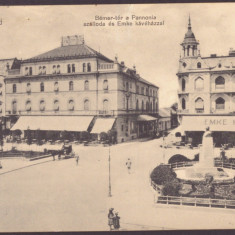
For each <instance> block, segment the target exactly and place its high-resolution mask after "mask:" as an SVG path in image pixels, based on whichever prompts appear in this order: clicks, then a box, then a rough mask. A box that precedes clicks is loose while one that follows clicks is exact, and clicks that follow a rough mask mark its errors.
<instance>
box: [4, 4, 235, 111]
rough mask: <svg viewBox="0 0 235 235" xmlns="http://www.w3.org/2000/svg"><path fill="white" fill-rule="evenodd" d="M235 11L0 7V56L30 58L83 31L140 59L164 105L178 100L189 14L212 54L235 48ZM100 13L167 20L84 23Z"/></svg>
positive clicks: (218, 7) (129, 60)
mask: <svg viewBox="0 0 235 235" xmlns="http://www.w3.org/2000/svg"><path fill="white" fill-rule="evenodd" d="M234 12H235V3H208V4H206V3H191V4H155V5H150V4H146V5H144V4H143V5H98V6H93V5H89V6H20V7H14V6H12V7H0V18H2V21H3V22H2V25H0V32H1V33H0V35H1V50H0V58H12V57H17V58H19V59H21V58H22V59H26V58H30V57H33V56H36V55H38V54H40V53H43V52H46V51H48V50H51V49H54V48H56V47H58V46H60V42H61V36H67V35H75V34H83V35H84V37H85V43H86V44H87V45H89V46H90V47H92V48H93V49H95V50H98V51H99V50H100V52H101V53H102V54H104V55H106V56H107V57H109V58H111V59H114V57H115V55H118V60H119V61H125V64H126V65H127V66H129V67H132V66H133V65H134V64H135V65H136V69H137V72H138V73H139V74H140V75H141V76H142V77H143V78H145V79H147V80H149V81H151V82H152V83H154V84H156V85H157V86H159V87H160V107H165V106H169V105H171V104H172V103H174V102H175V101H177V89H178V83H177V76H176V73H177V69H178V60H179V57H180V51H181V48H180V43H181V42H182V41H183V38H184V34H185V33H186V31H187V24H188V16H189V14H190V15H191V22H192V29H193V32H194V34H195V36H196V39H197V40H199V42H200V51H201V55H202V56H209V55H210V54H213V53H216V54H218V55H227V54H228V51H229V48H232V47H234V48H235V24H234V22H235V15H234ZM97 15H98V16H102V17H108V16H122V17H131V16H132V15H136V16H152V15H153V16H156V18H157V19H156V20H155V21H163V20H164V26H135V25H134V26H131V27H130V26H122V27H120V26H114V27H110V26H108V25H107V24H108V22H109V21H103V22H106V25H107V26H105V27H98V26H97V27H95V26H94V27H85V26H84V23H88V22H94V21H95V16H97ZM123 21H125V20H123ZM99 22H100V21H99ZM113 22H116V21H113ZM144 22H145V21H144ZM132 23H134V21H132Z"/></svg>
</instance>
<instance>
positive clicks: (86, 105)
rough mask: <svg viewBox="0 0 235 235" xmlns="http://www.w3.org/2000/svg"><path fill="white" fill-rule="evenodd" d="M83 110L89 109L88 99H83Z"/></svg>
mask: <svg viewBox="0 0 235 235" xmlns="http://www.w3.org/2000/svg"><path fill="white" fill-rule="evenodd" d="M84 110H89V100H88V99H86V100H84Z"/></svg>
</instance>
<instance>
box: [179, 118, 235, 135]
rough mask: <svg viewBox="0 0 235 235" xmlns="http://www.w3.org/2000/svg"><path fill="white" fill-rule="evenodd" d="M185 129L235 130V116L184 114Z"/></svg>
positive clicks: (183, 124)
mask: <svg viewBox="0 0 235 235" xmlns="http://www.w3.org/2000/svg"><path fill="white" fill-rule="evenodd" d="M181 126H182V130H183V131H205V130H206V128H207V127H209V128H210V131H226V132H228V131H231V132H235V116H183V119H182V125H181Z"/></svg>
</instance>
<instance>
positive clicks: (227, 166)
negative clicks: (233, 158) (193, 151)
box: [214, 160, 235, 170]
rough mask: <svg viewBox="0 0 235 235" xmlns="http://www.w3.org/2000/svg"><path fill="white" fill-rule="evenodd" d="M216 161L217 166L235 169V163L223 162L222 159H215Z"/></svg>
mask: <svg viewBox="0 0 235 235" xmlns="http://www.w3.org/2000/svg"><path fill="white" fill-rule="evenodd" d="M214 163H215V167H222V168H228V169H233V170H235V164H233V163H228V162H223V161H220V160H215V162H214Z"/></svg>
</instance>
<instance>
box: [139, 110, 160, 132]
mask: <svg viewBox="0 0 235 235" xmlns="http://www.w3.org/2000/svg"><path fill="white" fill-rule="evenodd" d="M156 121H157V118H155V117H152V116H149V115H139V116H138V118H137V123H138V137H149V136H154V135H155V134H156Z"/></svg>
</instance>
